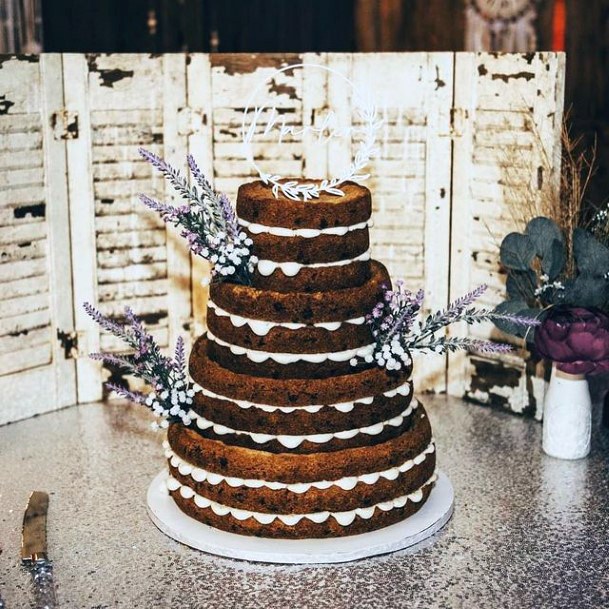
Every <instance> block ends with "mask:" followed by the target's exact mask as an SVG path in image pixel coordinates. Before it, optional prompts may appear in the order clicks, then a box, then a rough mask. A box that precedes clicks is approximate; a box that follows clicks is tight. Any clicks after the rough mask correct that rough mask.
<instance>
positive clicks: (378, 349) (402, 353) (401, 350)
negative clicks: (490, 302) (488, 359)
mask: <svg viewBox="0 0 609 609" xmlns="http://www.w3.org/2000/svg"><path fill="white" fill-rule="evenodd" d="M486 289H487V286H486V285H481V286H479V287H478V288H476V289H475V290H472V291H471V292H469V293H468V294H465V296H462V297H461V298H458V299H457V300H455V301H454V302H452V303H451V304H450V305H449V306H448V307H447V308H446V309H443V310H440V311H436V312H435V313H433V314H432V315H429V316H428V317H427V318H425V319H424V320H420V319H419V316H420V313H421V307H422V305H423V299H424V296H425V294H424V292H423V290H419V291H418V292H417V293H416V294H414V293H413V292H410V291H409V290H407V289H406V288H405V287H404V282H403V281H401V280H399V281H397V282H396V289H394V290H390V289H389V287H388V286H384V288H383V294H382V297H381V299H380V301H379V302H378V303H377V304H376V305H375V306H374V308H373V309H372V311H371V312H370V313H369V314H367V315H366V322H367V323H368V325H369V326H370V329H371V332H372V335H373V337H374V339H375V349H374V352H373V354H372V355H369V356H366V358H364V359H365V361H366V362H367V363H371V362H372V361H374V360H376V362H377V364H378V365H379V366H383V367H385V368H387V370H390V371H391V370H393V371H399V370H401V369H403V368H408V366H409V365H410V361H411V360H410V351H412V350H419V351H423V352H430V353H447V352H450V351H457V350H460V349H464V350H467V351H479V352H483V353H505V352H507V351H510V350H511V346H510V345H504V344H499V343H494V342H491V341H485V340H479V339H475V338H470V337H447V336H446V334H445V329H446V328H447V327H448V326H449V325H451V324H453V323H456V322H459V321H462V322H465V323H467V324H470V325H471V324H475V323H480V322H483V321H492V320H493V319H497V318H498V317H502V318H505V319H507V318H508V317H509V319H510V321H512V322H513V323H518V324H520V325H524V326H533V325H538V323H539V322H538V321H537V320H534V319H531V318H528V317H519V316H516V315H505V316H501V315H499V314H497V313H494V312H493V311H490V310H488V309H477V308H475V307H473V306H472V305H473V303H474V302H475V300H476V299H477V298H479V297H480V296H481V295H482V294H483V293H484V292H485V291H486ZM352 363H354V365H357V363H358V360H357V358H355V359H354V362H352Z"/></svg>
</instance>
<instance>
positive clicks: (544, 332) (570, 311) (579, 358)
mask: <svg viewBox="0 0 609 609" xmlns="http://www.w3.org/2000/svg"><path fill="white" fill-rule="evenodd" d="M535 348H536V349H537V352H538V353H539V355H541V356H542V357H545V358H547V359H549V360H552V361H554V362H556V364H557V368H558V369H559V370H561V371H562V372H566V373H567V374H600V373H602V372H609V317H608V316H607V315H605V313H603V312H602V311H600V310H598V309H584V308H582V307H560V306H559V307H554V308H552V309H550V310H549V311H548V314H547V316H546V318H545V319H544V321H543V323H542V324H541V325H540V326H539V327H538V328H537V330H536V331H535Z"/></svg>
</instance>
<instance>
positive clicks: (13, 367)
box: [0, 55, 76, 424]
mask: <svg viewBox="0 0 609 609" xmlns="http://www.w3.org/2000/svg"><path fill="white" fill-rule="evenodd" d="M58 76H59V77H60V76H61V57H60V56H59V55H48V56H44V57H41V58H40V59H39V58H38V57H28V58H26V59H19V60H18V59H9V58H4V59H3V60H1V61H0V185H1V188H0V289H1V292H0V395H1V396H2V398H1V400H2V404H1V407H0V424H2V423H6V422H8V421H12V420H17V419H22V418H25V417H28V416H32V415H34V414H36V413H38V412H41V411H43V410H50V409H53V408H59V407H61V406H65V405H67V404H73V403H74V402H75V400H76V391H75V378H76V377H75V367H74V360H73V359H69V357H70V355H71V353H70V351H71V344H72V340H73V337H72V332H73V329H74V321H73V313H72V300H73V298H72V281H71V269H70V229H69V222H68V199H67V184H66V153H65V139H63V138H64V134H65V132H64V131H63V125H64V122H65V118H66V117H65V116H63V115H62V113H61V110H62V108H63V106H64V103H63V88H62V82H61V78H58Z"/></svg>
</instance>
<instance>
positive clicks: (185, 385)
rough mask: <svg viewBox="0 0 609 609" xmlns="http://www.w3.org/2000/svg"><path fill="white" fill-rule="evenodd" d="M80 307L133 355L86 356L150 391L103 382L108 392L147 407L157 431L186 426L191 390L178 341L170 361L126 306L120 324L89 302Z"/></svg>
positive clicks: (98, 354)
mask: <svg viewBox="0 0 609 609" xmlns="http://www.w3.org/2000/svg"><path fill="white" fill-rule="evenodd" d="M83 306H84V309H85V311H86V312H87V313H88V314H89V316H90V317H91V318H92V319H93V320H94V321H96V322H97V323H98V324H99V325H100V326H101V327H102V328H104V329H105V330H108V331H109V332H111V333H112V334H114V336H116V337H117V338H120V339H121V340H122V341H123V342H124V343H125V344H126V345H127V346H128V347H130V348H131V349H132V350H133V353H128V354H114V353H92V354H91V355H90V357H91V358H93V359H95V360H101V361H103V362H106V363H108V364H111V365H114V366H118V367H120V368H123V369H124V370H126V371H127V372H128V373H129V374H132V375H133V376H136V377H137V378H141V379H143V380H144V381H146V383H147V384H148V385H149V386H150V388H151V389H152V391H151V392H150V393H148V394H144V393H141V392H137V391H130V390H129V389H127V388H126V387H122V386H120V385H117V384H115V383H107V384H106V386H107V387H108V389H110V390H111V391H115V392H116V393H118V395H120V396H122V397H125V398H127V399H129V400H131V401H132V402H135V403H136V404H144V405H145V406H147V407H148V408H150V409H151V410H152V411H153V412H154V413H155V414H156V415H157V416H158V417H160V418H161V422H160V423H159V424H156V423H155V424H154V425H155V426H156V427H157V428H158V427H167V426H168V425H169V423H171V422H179V423H181V424H183V425H186V426H188V425H190V423H191V421H192V419H191V415H190V407H191V404H192V402H193V397H194V390H193V388H192V386H191V384H190V383H189V381H188V375H187V371H186V355H185V351H184V341H183V340H182V338H181V337H180V338H178V340H177V341H176V348H175V352H174V357H173V359H172V358H169V357H166V356H165V355H163V354H162V353H161V350H160V348H159V346H158V345H157V343H156V341H155V340H154V338H153V337H152V335H151V334H150V333H149V332H148V331H147V330H146V328H145V326H144V324H143V323H142V321H141V320H140V319H139V318H138V317H137V316H136V315H135V313H134V312H133V311H132V310H131V309H130V308H129V307H126V308H125V323H124V324H120V323H117V322H116V321H113V320H111V319H109V318H108V317H106V316H105V315H103V314H102V313H101V312H100V311H98V310H97V309H96V308H95V307H93V306H92V305H91V304H89V303H84V305H83Z"/></svg>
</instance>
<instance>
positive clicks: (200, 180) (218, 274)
mask: <svg viewBox="0 0 609 609" xmlns="http://www.w3.org/2000/svg"><path fill="white" fill-rule="evenodd" d="M139 152H140V154H141V155H142V157H143V158H144V159H146V160H147V161H148V162H149V163H150V164H151V165H152V166H153V167H155V168H156V169H157V170H158V171H160V172H161V173H162V174H163V175H164V176H165V178H166V179H167V180H168V182H169V183H170V184H171V185H172V186H173V187H174V188H175V190H176V191H177V192H178V193H179V194H180V195H181V196H182V198H183V199H185V203H184V204H182V205H179V206H177V207H174V206H172V205H169V204H167V203H161V202H159V201H156V200H154V199H152V198H150V197H148V196H147V195H144V194H140V195H139V199H140V201H141V202H142V203H143V204H144V205H145V206H146V207H148V208H149V209H151V210H153V211H156V212H158V213H159V214H160V216H161V218H162V219H163V220H164V221H165V222H167V223H169V224H173V225H174V226H176V227H179V228H180V229H181V230H180V235H181V236H182V237H184V239H186V241H187V242H188V246H189V247H190V250H191V251H192V252H193V253H194V254H196V255H197V256H201V257H202V258H204V259H205V260H207V261H209V262H210V263H211V264H212V278H213V279H216V280H229V281H232V282H234V283H242V284H245V285H249V284H250V283H251V275H252V273H253V271H254V267H255V264H256V263H257V262H258V260H257V258H256V257H255V256H253V255H252V254H251V246H252V244H253V242H252V240H251V239H250V238H249V237H248V236H247V234H246V233H245V232H244V231H242V230H241V228H240V226H239V223H238V222H237V216H236V214H235V210H234V208H233V206H232V204H231V202H230V201H229V199H228V197H227V196H226V195H224V194H222V193H217V192H216V191H215V190H214V189H213V188H212V186H211V184H210V183H209V181H208V180H207V178H206V177H205V176H204V175H203V173H202V172H201V170H200V169H199V167H198V166H197V164H196V162H195V160H194V157H193V156H192V155H188V157H187V158H188V166H189V168H190V172H191V174H192V176H193V178H194V180H195V182H196V184H189V183H188V180H186V178H184V177H183V176H182V175H181V174H180V172H179V171H178V170H177V169H174V168H173V167H172V166H171V165H169V164H168V163H167V162H165V161H164V160H163V159H161V158H160V157H159V156H157V155H155V154H153V153H152V152H149V151H147V150H144V149H143V148H140V150H139Z"/></svg>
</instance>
